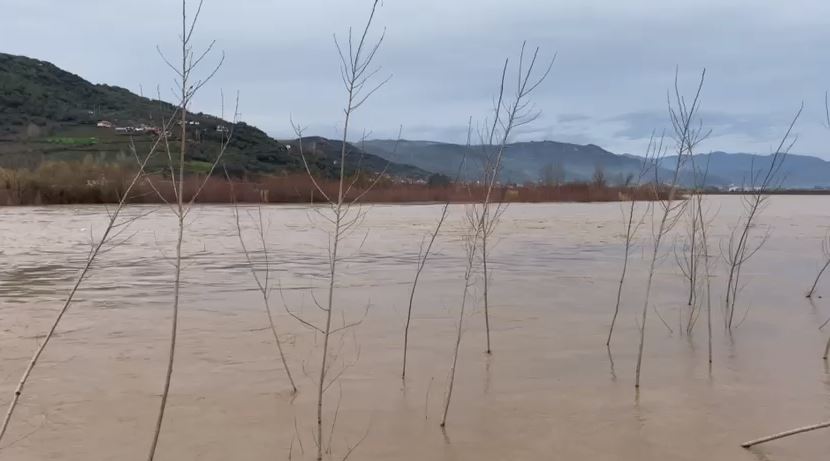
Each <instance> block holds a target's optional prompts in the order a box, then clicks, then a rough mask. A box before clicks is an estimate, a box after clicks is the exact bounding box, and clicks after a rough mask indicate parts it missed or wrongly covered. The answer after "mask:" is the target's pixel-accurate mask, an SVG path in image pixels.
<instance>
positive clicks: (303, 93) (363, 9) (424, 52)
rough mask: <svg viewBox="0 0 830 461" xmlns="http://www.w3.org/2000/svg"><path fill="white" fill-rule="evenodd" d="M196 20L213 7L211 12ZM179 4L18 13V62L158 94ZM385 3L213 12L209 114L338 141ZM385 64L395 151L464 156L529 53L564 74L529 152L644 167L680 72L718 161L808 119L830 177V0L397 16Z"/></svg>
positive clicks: (371, 124)
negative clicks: (437, 147) (339, 43)
mask: <svg viewBox="0 0 830 461" xmlns="http://www.w3.org/2000/svg"><path fill="white" fill-rule="evenodd" d="M193 3H194V4H195V3H196V2H195V1H193ZM177 4H178V2H177V1H176V0H140V1H125V0H72V1H66V0H0V11H2V14H3V19H2V27H0V51H3V52H7V53H13V54H22V55H27V56H31V57H35V58H39V59H44V60H47V61H51V62H53V63H55V64H56V65H58V66H60V67H62V68H64V69H66V70H69V71H71V72H73V73H76V74H78V75H80V76H82V77H84V78H86V79H88V80H90V81H93V82H96V83H108V84H114V85H118V86H123V87H126V88H128V89H130V90H133V91H135V92H138V91H139V88H140V87H143V89H144V91H145V93H151V92H155V88H156V87H157V86H159V85H160V86H161V87H162V88H163V89H164V90H163V91H165V92H166V93H167V94H169V88H170V87H171V86H172V79H173V76H172V75H171V72H170V71H169V69H167V68H166V67H165V65H164V64H163V63H162V61H161V59H160V58H159V56H158V55H157V53H156V50H155V47H156V45H157V44H158V45H160V46H161V47H162V49H164V50H166V51H167V52H169V53H170V54H171V55H175V40H176V36H177V27H180V26H179V21H180V19H179V17H177V14H178V6H177ZM370 5H371V0H295V1H282V0H234V1H233V2H231V1H228V0H206V2H205V6H204V10H203V12H202V16H201V21H200V27H199V29H198V30H197V32H196V35H197V38H196V39H197V41H199V42H200V43H202V44H207V43H209V42H210V40H213V39H215V40H216V42H217V45H216V47H217V49H218V50H222V51H224V52H225V53H226V56H227V58H226V61H225V65H224V66H223V68H222V69H221V70H220V71H219V73H218V75H217V77H216V79H215V80H213V81H212V83H211V84H210V85H209V86H207V87H205V88H204V90H203V91H202V93H201V94H200V97H199V98H198V99H197V101H196V102H195V107H194V109H196V110H202V111H205V112H211V113H218V112H219V108H220V97H219V92H220V89H221V90H224V91H225V94H230V93H232V92H234V91H236V90H238V91H239V92H240V112H241V114H242V117H241V118H242V119H243V120H245V121H247V122H249V123H251V124H253V125H256V126H258V127H260V128H262V129H263V130H265V131H267V132H268V133H269V134H271V135H273V136H276V137H287V136H289V135H290V133H291V132H290V125H289V118H290V117H293V118H294V120H296V121H298V122H301V123H302V124H303V125H306V126H308V127H309V129H308V132H309V134H311V133H314V134H321V135H324V136H335V133H336V132H337V130H338V127H339V125H340V123H341V118H342V112H341V111H340V108H342V106H343V104H344V94H343V91H342V85H341V83H340V78H339V74H338V68H337V64H338V63H337V55H336V52H335V48H334V45H333V39H332V34H335V33H337V34H338V35H340V36H342V35H343V34H344V32H345V31H346V28H347V26H348V25H354V26H356V27H357V26H359V25H360V24H361V23H362V22H363V21H364V18H365V15H366V13H367V12H368V10H369V7H370ZM376 25H377V27H376V29H375V32H376V33H379V32H380V31H382V29H383V28H386V40H385V42H384V44H383V47H382V49H381V51H380V53H379V54H378V56H377V64H378V65H380V66H382V70H381V73H380V74H379V75H380V76H386V75H392V79H391V80H390V82H389V84H388V85H387V86H386V87H384V88H383V89H382V90H381V91H380V92H378V93H377V95H376V96H375V97H374V98H373V99H372V100H371V101H370V102H369V103H368V104H367V105H366V106H364V108H363V109H361V112H360V113H359V115H358V117H357V120H356V126H357V132H356V137H359V135H360V133H359V132H360V131H361V130H362V129H367V130H370V131H371V133H372V135H373V137H382V138H389V137H394V136H395V135H396V133H397V130H398V126H399V125H403V127H404V128H403V129H404V137H405V138H407V139H431V140H441V141H452V142H463V140H464V137H465V134H464V133H465V131H466V128H465V127H466V123H467V119H468V117H470V116H473V117H474V118H476V119H480V118H483V117H484V116H486V115H487V112H488V110H489V108H490V105H491V99H492V97H493V94H494V92H495V90H496V86H497V84H498V77H499V71H500V67H501V65H502V62H503V59H504V58H505V57H507V56H515V55H516V54H517V52H518V50H519V47H520V45H521V42H522V41H523V40H527V41H528V44H529V45H531V46H537V45H538V46H540V47H541V48H542V55H543V56H544V57H546V58H550V57H552V56H553V55H554V53H556V54H557V55H558V58H557V60H556V63H555V65H554V68H553V71H552V73H551V75H550V77H549V79H548V80H547V81H546V82H545V83H544V85H543V86H542V87H541V88H540V89H539V90H538V93H536V94H535V95H534V102H535V104H536V106H537V107H538V108H539V109H540V110H541V111H542V117H541V118H539V119H538V120H537V121H536V122H535V123H534V124H532V125H531V126H527V127H525V128H524V129H523V130H522V132H521V133H519V134H517V140H544V139H551V140H558V141H569V142H576V143H580V144H586V143H593V144H598V145H600V146H602V147H605V148H607V149H609V150H611V151H613V152H617V153H623V152H631V153H640V152H642V151H643V150H644V148H645V145H646V144H647V138H648V136H649V134H650V133H651V132H652V130H655V129H656V130H660V129H661V128H663V127H664V126H666V119H667V115H666V91H667V89H668V88H669V87H670V86H671V85H672V81H673V77H674V71H675V66H680V81H681V84H682V85H683V86H684V88H685V89H687V90H688V91H691V90H692V89H693V87H694V84H695V81H696V79H697V76H698V74H699V73H700V71H701V69H702V68H704V67H705V68H706V69H707V81H706V85H705V88H704V92H703V104H702V112H701V114H702V116H703V123H704V125H705V126H706V127H708V128H710V129H711V130H712V137H711V138H710V139H709V140H708V141H707V142H706V144H705V145H704V146H703V147H704V149H707V150H710V149H711V150H726V151H740V152H754V153H768V152H769V151H770V149H773V148H774V146H775V145H776V143H777V139H778V137H780V135H781V134H782V133H783V132H784V130H785V129H786V125H787V122H788V119H789V118H790V117H791V116H792V115H793V114H794V113H795V111H796V110H797V108H798V106H799V104H800V103H801V101H804V103H805V104H806V109H805V112H804V115H803V116H802V118H801V120H800V122H799V123H798V125H797V129H796V132H797V133H798V135H799V141H798V143H797V145H796V147H795V149H794V151H796V152H799V153H809V154H815V155H819V156H821V157H824V158H827V159H830V130H827V129H825V128H824V127H823V126H822V122H823V117H824V93H825V90H827V89H830V53H828V52H827V49H828V45H830V1H828V0H788V1H778V0H776V1H773V0H671V1H667V0H626V1H619V0H579V1H575V0H510V1H505V0H385V1H384V4H383V6H382V8H381V9H380V11H379V12H378V15H377V17H376Z"/></svg>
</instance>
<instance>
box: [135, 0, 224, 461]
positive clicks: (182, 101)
mask: <svg viewBox="0 0 830 461" xmlns="http://www.w3.org/2000/svg"><path fill="white" fill-rule="evenodd" d="M203 3H204V1H203V0H200V1H199V3H198V5H197V8H196V10H195V13H194V15H193V17H192V19H191V18H189V17H188V7H187V0H182V4H181V6H182V9H181V15H182V17H181V19H182V22H181V32H180V35H179V44H180V46H181V49H180V53H181V55H180V57H179V58H180V61H179V62H178V65H174V64H173V63H172V62H171V61H170V60H169V59H167V57H166V56H165V55H164V53H162V52H161V50H160V49H158V50H159V55H160V56H161V57H162V59H163V60H164V62H165V63H166V64H167V65H168V67H170V69H172V70H173V72H174V73H175V75H176V77H177V78H176V85H177V88H176V92H177V97H178V104H177V108H178V110H177V113H176V118H178V124H179V125H180V127H179V128H180V130H179V145H178V146H177V147H178V152H176V153H174V152H173V151H174V150H176V146H173V145H172V144H173V143H172V139H171V137H170V134H169V133H168V131H167V130H164V131H163V132H162V133H161V137H162V139H163V142H164V150H165V152H166V154H167V159H168V166H167V167H168V170H169V172H170V182H171V185H172V188H173V194H174V202H167V205H168V206H169V208H170V210H171V211H172V213H173V215H174V216H175V218H176V221H177V234H176V252H175V256H174V261H173V266H174V280H173V302H172V318H171V324H170V349H169V353H168V355H167V370H166V372H165V377H164V387H163V391H162V394H161V401H160V404H159V411H158V416H157V418H156V424H155V429H154V431H153V438H152V442H151V444H150V450H149V452H148V455H147V459H148V461H152V460H153V459H154V458H155V455H156V449H157V447H158V439H159V435H160V434H161V429H162V425H163V423H164V414H165V410H166V408H167V399H168V396H169V394H170V382H171V380H172V376H173V365H174V362H175V356H176V338H177V334H178V319H179V305H180V293H181V280H182V277H181V276H182V262H183V253H182V244H183V242H184V234H185V228H186V218H187V216H188V214H189V213H190V211H191V210H192V208H193V204H194V203H195V201H196V198H197V197H198V196H199V193H200V192H201V191H202V189H203V188H204V185H205V184H206V183H207V181H208V180H209V179H210V177H211V175H212V174H213V172H214V170H215V168H216V165H217V164H218V162H219V161H220V160H221V158H222V155H223V154H224V153H225V150H226V149H227V146H228V144H229V143H230V139H231V135H232V130H231V131H229V132H228V133H227V134H223V135H222V140H221V142H220V145H219V148H218V153H217V155H216V158H215V160H214V161H213V162H212V163H211V166H210V168H209V170H208V172H207V175H206V176H205V178H204V181H203V182H201V183H200V184H199V186H198V187H197V189H196V190H194V191H190V195H189V199H186V196H187V193H188V191H186V190H185V169H186V166H187V164H186V161H187V154H188V142H189V140H188V116H189V114H188V110H189V108H190V104H191V102H192V101H193V97H194V96H195V95H196V94H197V93H198V91H199V90H200V89H201V88H202V87H203V86H204V85H205V84H206V83H207V82H208V81H210V80H211V78H212V77H213V76H214V75H215V74H216V72H217V71H218V70H219V68H220V67H221V66H222V63H223V62H224V54H222V56H221V58H220V59H219V60H218V62H217V63H216V65H215V66H214V67H212V68H211V69H210V71H209V72H208V73H207V74H206V76H205V77H203V78H199V77H198V76H197V75H196V74H195V72H196V71H197V70H198V69H199V68H200V64H202V62H203V61H204V59H205V58H207V57H208V56H209V55H210V54H211V51H212V50H213V47H214V44H215V42H211V43H210V44H209V45H208V46H207V47H205V48H204V49H203V50H201V51H197V50H196V49H195V48H194V45H193V33H194V31H195V29H196V24H197V22H198V20H199V14H200V13H201V11H202V5H203ZM237 107H238V97H237ZM237 107H235V109H234V122H235V121H236V115H237V113H238V111H237ZM234 125H235V123H234ZM159 197H160V198H161V199H162V200H165V199H164V197H163V196H162V195H161V194H159ZM165 201H166V200H165Z"/></svg>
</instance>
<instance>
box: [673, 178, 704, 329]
mask: <svg viewBox="0 0 830 461" xmlns="http://www.w3.org/2000/svg"><path fill="white" fill-rule="evenodd" d="M688 194H689V196H688V198H687V200H688V204H687V205H686V212H687V213H686V220H685V221H686V229H685V233H686V235H685V236H684V237H685V238H684V239H683V241H682V242H681V244H680V247H679V248H675V260H676V261H677V265H678V267H679V268H680V272H681V273H682V274H683V277H684V278H685V279H686V281H687V283H688V297H687V298H688V299H687V301H686V305H687V306H688V307H689V319H688V320H687V322H686V332H687V333H689V329H690V328H689V325H690V324H691V323H692V321H691V318H693V317H694V316H695V313H696V310H695V308H696V303H695V301H696V299H695V296H696V294H697V282H698V280H697V275H698V269H699V264H698V263H699V262H700V254H699V253H698V247H699V242H698V238H699V236H700V229H699V227H700V223H699V222H698V212H697V209H696V208H695V207H696V206H697V200H696V197H697V196H698V195H700V191H699V190H698V188H697V184H695V186H694V187H692V189H691V190H689V191H688Z"/></svg>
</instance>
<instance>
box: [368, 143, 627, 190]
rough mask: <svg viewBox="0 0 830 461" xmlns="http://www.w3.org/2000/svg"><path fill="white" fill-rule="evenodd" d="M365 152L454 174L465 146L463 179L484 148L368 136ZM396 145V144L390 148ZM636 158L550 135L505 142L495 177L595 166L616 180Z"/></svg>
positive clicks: (578, 171) (584, 176)
mask: <svg viewBox="0 0 830 461" xmlns="http://www.w3.org/2000/svg"><path fill="white" fill-rule="evenodd" d="M396 146H397V147H396ZM364 148H365V149H366V150H367V151H368V152H370V153H373V154H376V155H379V156H381V157H384V158H386V159H388V160H391V161H394V162H400V163H408V164H410V165H415V166H417V167H419V168H422V169H424V170H428V171H432V172H436V173H441V174H444V175H447V176H450V177H454V176H455V174H456V172H457V171H458V166H459V163H460V162H461V159H462V158H463V157H464V152H465V151H468V155H467V161H466V164H465V168H464V170H463V173H462V179H464V180H468V181H470V180H472V181H474V180H478V179H480V178H481V176H482V170H483V164H484V154H483V153H482V150H481V148H480V147H477V146H473V147H471V148H469V149H468V148H467V147H466V146H463V145H459V144H450V143H441V142H432V141H400V142H396V141H393V140H373V141H367V142H366V143H365V147H364ZM396 149H397V150H396ZM641 165H642V159H640V158H638V157H634V156H626V155H615V154H613V153H611V152H608V151H607V150H605V149H603V148H601V147H599V146H595V145H593V144H588V145H584V146H583V145H578V144H569V143H563V142H555V141H540V142H520V143H514V144H509V145H508V146H507V148H506V149H505V152H504V154H503V157H502V170H501V176H500V179H501V180H502V181H505V182H516V183H525V182H535V181H539V180H543V179H545V176H546V175H550V173H551V172H554V173H555V175H556V176H560V177H559V178H556V179H557V180H562V179H563V178H564V180H565V181H587V180H590V179H591V178H592V176H593V175H594V171H595V170H596V169H597V166H599V167H600V168H601V169H602V170H603V172H604V174H605V176H606V178H608V180H609V181H611V182H622V181H623V180H624V178H625V177H626V176H627V175H635V176H636V175H637V174H638V173H639V171H640V168H641Z"/></svg>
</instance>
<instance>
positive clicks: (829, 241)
mask: <svg viewBox="0 0 830 461" xmlns="http://www.w3.org/2000/svg"><path fill="white" fill-rule="evenodd" d="M824 117H825V119H824V123H825V127H826V128H827V129H828V130H830V100H828V94H827V92H825V93H824ZM821 248H822V250H823V253H824V256H825V259H826V261H825V263H824V265H823V266H821V269H819V271H818V275H816V280H815V281H814V282H813V286H812V287H810V291H809V292H807V297H808V298H812V297H813V293H815V291H816V287H817V286H818V282H819V280H821V276H822V275H823V274H824V271H826V270H827V267H828V266H830V232H828V234H827V235H826V236H825V239H824V240H823V241H822V242H821ZM827 347H828V349H830V342H828V346H827ZM826 355H827V354H826V353H825V356H826Z"/></svg>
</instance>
